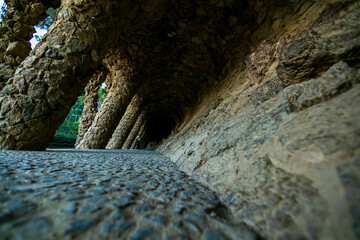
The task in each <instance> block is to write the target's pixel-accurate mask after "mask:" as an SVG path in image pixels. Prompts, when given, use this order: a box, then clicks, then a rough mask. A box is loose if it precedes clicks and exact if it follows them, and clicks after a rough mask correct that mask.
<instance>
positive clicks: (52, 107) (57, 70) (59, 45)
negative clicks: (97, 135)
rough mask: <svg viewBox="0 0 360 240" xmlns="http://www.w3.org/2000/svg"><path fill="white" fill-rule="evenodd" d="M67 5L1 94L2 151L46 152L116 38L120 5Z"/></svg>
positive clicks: (69, 2)
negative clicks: (116, 9)
mask: <svg viewBox="0 0 360 240" xmlns="http://www.w3.org/2000/svg"><path fill="white" fill-rule="evenodd" d="M63 3H64V4H63V5H62V6H61V9H60V10H59V11H58V16H57V21H56V22H55V23H54V24H53V25H52V26H51V27H50V29H49V32H48V34H47V35H45V39H44V40H43V41H42V42H41V43H39V44H38V45H37V46H36V48H35V49H34V50H33V51H31V52H30V55H29V56H28V57H27V58H26V59H25V60H24V61H23V62H22V63H21V65H20V66H19V68H18V69H17V70H16V72H15V76H14V79H13V80H12V82H9V83H8V84H7V85H6V86H5V87H4V88H3V89H2V90H1V92H0V108H1V111H0V113H1V115H0V148H2V149H18V150H20V149H23V150H25V149H26V150H42V149H45V148H46V147H47V145H48V142H49V141H50V140H51V138H52V136H53V135H54V133H55V131H56V129H57V127H58V126H59V125H60V124H61V123H62V122H63V120H64V119H65V117H66V115H67V114H68V112H69V110H70V108H71V106H72V105H73V104H74V103H75V101H76V99H77V96H78V95H79V94H80V93H81V91H82V90H83V89H84V87H85V85H86V83H87V82H88V80H89V79H90V77H91V75H92V74H93V72H94V69H96V68H97V67H98V65H99V63H100V61H101V60H102V58H103V56H104V55H105V53H106V52H107V51H108V46H109V43H110V42H111V41H112V39H113V38H114V36H113V35H114V34H113V29H114V26H116V24H117V22H118V21H119V20H118V19H114V17H113V16H112V15H111V13H112V5H113V4H116V3H117V2H114V1H110V0H107V1H101V2H96V1H90V0H88V1H87V0H83V1H81V5H77V4H76V3H79V1H63ZM84 4H86V8H85V7H84V6H85V5H84ZM78 21H81V22H78Z"/></svg>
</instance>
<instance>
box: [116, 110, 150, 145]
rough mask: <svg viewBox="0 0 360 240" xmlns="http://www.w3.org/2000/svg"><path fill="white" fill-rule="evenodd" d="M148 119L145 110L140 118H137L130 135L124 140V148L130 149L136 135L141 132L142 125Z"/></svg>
mask: <svg viewBox="0 0 360 240" xmlns="http://www.w3.org/2000/svg"><path fill="white" fill-rule="evenodd" d="M145 119H146V116H145V112H144V111H142V112H141V113H140V115H139V116H138V118H137V119H136V122H135V124H134V126H133V128H132V129H131V131H130V133H129V136H128V137H127V139H126V141H125V142H124V145H123V146H122V149H130V148H131V146H132V144H133V143H134V141H135V138H136V136H137V135H138V134H139V131H140V128H141V126H142V125H143V124H144V122H145Z"/></svg>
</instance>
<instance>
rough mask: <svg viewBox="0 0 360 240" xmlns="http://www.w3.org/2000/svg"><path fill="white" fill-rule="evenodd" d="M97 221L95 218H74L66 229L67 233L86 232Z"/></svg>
mask: <svg viewBox="0 0 360 240" xmlns="http://www.w3.org/2000/svg"><path fill="white" fill-rule="evenodd" d="M95 223H96V220H95V219H77V218H75V219H73V220H71V222H70V223H69V225H68V226H67V227H66V229H65V234H73V233H79V232H84V231H86V230H87V229H88V228H90V227H91V226H92V225H93V224H95Z"/></svg>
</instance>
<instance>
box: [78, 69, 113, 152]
mask: <svg viewBox="0 0 360 240" xmlns="http://www.w3.org/2000/svg"><path fill="white" fill-rule="evenodd" d="M106 76H107V73H106V72H105V71H98V72H96V73H95V74H94V75H93V76H92V77H91V79H90V81H89V83H88V84H87V86H86V88H85V96H84V109H83V111H82V113H81V117H80V119H79V130H78V135H77V138H76V142H75V147H77V146H78V145H79V144H80V142H81V140H82V139H83V137H84V135H85V133H86V132H87V130H88V129H89V128H90V126H91V124H92V122H93V121H94V119H95V116H96V114H97V112H98V101H99V96H98V91H99V88H100V86H101V84H102V83H103V82H104V81H105V78H106Z"/></svg>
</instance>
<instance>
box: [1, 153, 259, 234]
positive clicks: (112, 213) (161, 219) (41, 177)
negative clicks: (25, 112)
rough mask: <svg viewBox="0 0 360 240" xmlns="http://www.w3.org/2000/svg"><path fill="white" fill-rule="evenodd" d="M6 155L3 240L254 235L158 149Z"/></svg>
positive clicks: (2, 216) (3, 164) (2, 210)
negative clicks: (219, 211) (233, 219)
mask: <svg viewBox="0 0 360 240" xmlns="http://www.w3.org/2000/svg"><path fill="white" fill-rule="evenodd" d="M0 159H1V161H0V223H1V224H0V233H1V234H3V235H4V237H3V236H2V235H0V239H1V237H3V238H4V239H26V238H31V239H39V240H41V239H54V236H56V237H55V238H58V239H68V238H69V239H80V240H86V239H171V240H176V239H196V240H197V239H202V238H204V239H212V238H215V237H218V238H219V236H220V235H221V236H222V237H225V238H227V239H229V240H235V239H236V240H237V239H251V240H252V239H256V235H255V234H253V233H252V232H250V231H249V230H247V229H246V228H244V227H243V226H241V225H238V224H233V223H229V222H228V221H227V220H221V219H217V218H216V216H217V212H218V210H219V209H218V208H219V207H221V208H222V210H224V209H225V210H224V211H223V213H222V214H225V215H226V214H229V213H228V212H227V211H226V207H225V206H223V205H222V203H221V201H220V200H219V199H218V198H217V197H216V196H215V194H214V193H213V192H212V191H210V190H208V189H206V188H205V187H203V186H202V185H200V184H199V183H197V182H196V181H194V180H193V179H191V178H190V177H188V176H187V175H186V174H185V173H183V172H181V171H180V170H179V169H177V168H176V166H175V165H174V164H173V163H172V162H169V161H168V160H167V159H166V158H165V157H163V156H161V155H160V154H157V153H155V152H151V153H145V154H144V153H142V152H141V151H130V152H127V151H125V152H124V151H122V150H118V151H111V152H108V151H104V150H100V151H98V150H93V151H90V150H86V151H77V150H71V151H63V150H62V151H56V152H55V151H54V152H49V151H45V152H21V151H3V150H0ZM99 159H101V161H99ZM17 170H20V171H17ZM45 216H46V218H45ZM69 217H71V219H70V220H69ZM229 218H230V217H229ZM32 228H34V229H32ZM219 229H221V232H219ZM64 235H74V236H64ZM215 239H216V238H215ZM219 239H221V238H219Z"/></svg>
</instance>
